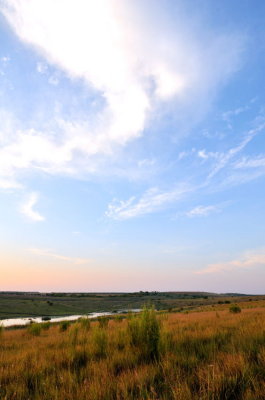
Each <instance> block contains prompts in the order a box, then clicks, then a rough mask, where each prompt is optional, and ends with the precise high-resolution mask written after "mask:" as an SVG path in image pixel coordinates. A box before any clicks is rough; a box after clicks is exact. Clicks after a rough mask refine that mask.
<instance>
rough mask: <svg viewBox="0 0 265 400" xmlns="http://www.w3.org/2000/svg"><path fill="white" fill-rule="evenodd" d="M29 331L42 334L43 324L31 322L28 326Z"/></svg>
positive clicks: (38, 334) (34, 334)
mask: <svg viewBox="0 0 265 400" xmlns="http://www.w3.org/2000/svg"><path fill="white" fill-rule="evenodd" d="M27 331H28V333H29V334H30V335H32V336H40V333H41V325H40V324H37V323H33V324H30V325H29V326H28V328H27Z"/></svg>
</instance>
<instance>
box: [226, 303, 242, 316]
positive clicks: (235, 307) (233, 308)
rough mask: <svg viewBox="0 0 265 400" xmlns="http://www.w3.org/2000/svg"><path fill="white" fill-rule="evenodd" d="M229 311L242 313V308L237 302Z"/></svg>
mask: <svg viewBox="0 0 265 400" xmlns="http://www.w3.org/2000/svg"><path fill="white" fill-rule="evenodd" d="M229 311H230V313H233V314H238V313H241V308H240V307H239V306H238V305H237V304H234V305H233V306H231V307H230V308H229Z"/></svg>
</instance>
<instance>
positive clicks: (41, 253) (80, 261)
mask: <svg viewBox="0 0 265 400" xmlns="http://www.w3.org/2000/svg"><path fill="white" fill-rule="evenodd" d="M28 251H29V252H30V253H32V254H36V255H37V256H41V257H49V258H54V259H56V260H59V261H65V262H70V263H72V264H77V265H82V264H88V263H90V262H91V260H90V259H88V258H80V257H68V256H63V255H61V254H56V253H53V252H52V251H51V250H45V249H36V248H33V249H28Z"/></svg>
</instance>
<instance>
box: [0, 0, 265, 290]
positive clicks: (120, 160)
mask: <svg viewBox="0 0 265 400" xmlns="http://www.w3.org/2000/svg"><path fill="white" fill-rule="evenodd" d="M0 11H1V16H0V38H1V42H0V43H1V47H0V121H1V124H0V205H1V208H0V216H1V224H0V239H1V241H0V251H1V252H0V273H1V286H0V290H45V291H49V290H51V291H52V290H58V291H64V290H69V291H70V290H71V291H86V290H87V291H137V290H205V291H215V292H235V291H237V292H246V293H247V292H248V293H262V292H264V287H263V283H262V282H264V280H265V271H264V267H265V242H264V237H265V235H264V233H265V232H264V231H265V224H264V222H265V221H264V220H265V213H264V197H265V190H264V178H265V150H264V132H265V94H264V77H263V76H264V67H265V54H264V50H265V30H264V23H263V21H264V13H265V4H264V2H263V1H258V0H255V1H251V2H250V1H247V0H245V1H233V2H230V1H222V2H218V3H217V2H212V1H203V0H200V1H197V2H196V3H195V2H193V1H175V0H174V1H173V0H171V1H170V0H167V1H166V0H165V1H158V0H152V1H151V0H141V1H140V0H137V1H129V0H98V1H97V2H94V1H87V0H75V1H73V0H64V1H63V0H28V1H20V0H1V1H0Z"/></svg>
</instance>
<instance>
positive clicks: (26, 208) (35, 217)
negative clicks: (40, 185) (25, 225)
mask: <svg viewBox="0 0 265 400" xmlns="http://www.w3.org/2000/svg"><path fill="white" fill-rule="evenodd" d="M38 199H39V195H38V193H35V192H33V193H30V195H29V196H28V198H27V199H26V201H25V202H24V203H23V204H22V205H21V207H20V212H21V213H22V214H23V215H25V216H26V217H27V218H29V219H30V220H32V221H36V222H38V221H44V220H45V218H44V217H43V216H42V215H41V214H40V213H39V212H38V211H36V210H34V209H33V207H34V206H35V205H36V204H37V202H38Z"/></svg>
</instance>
